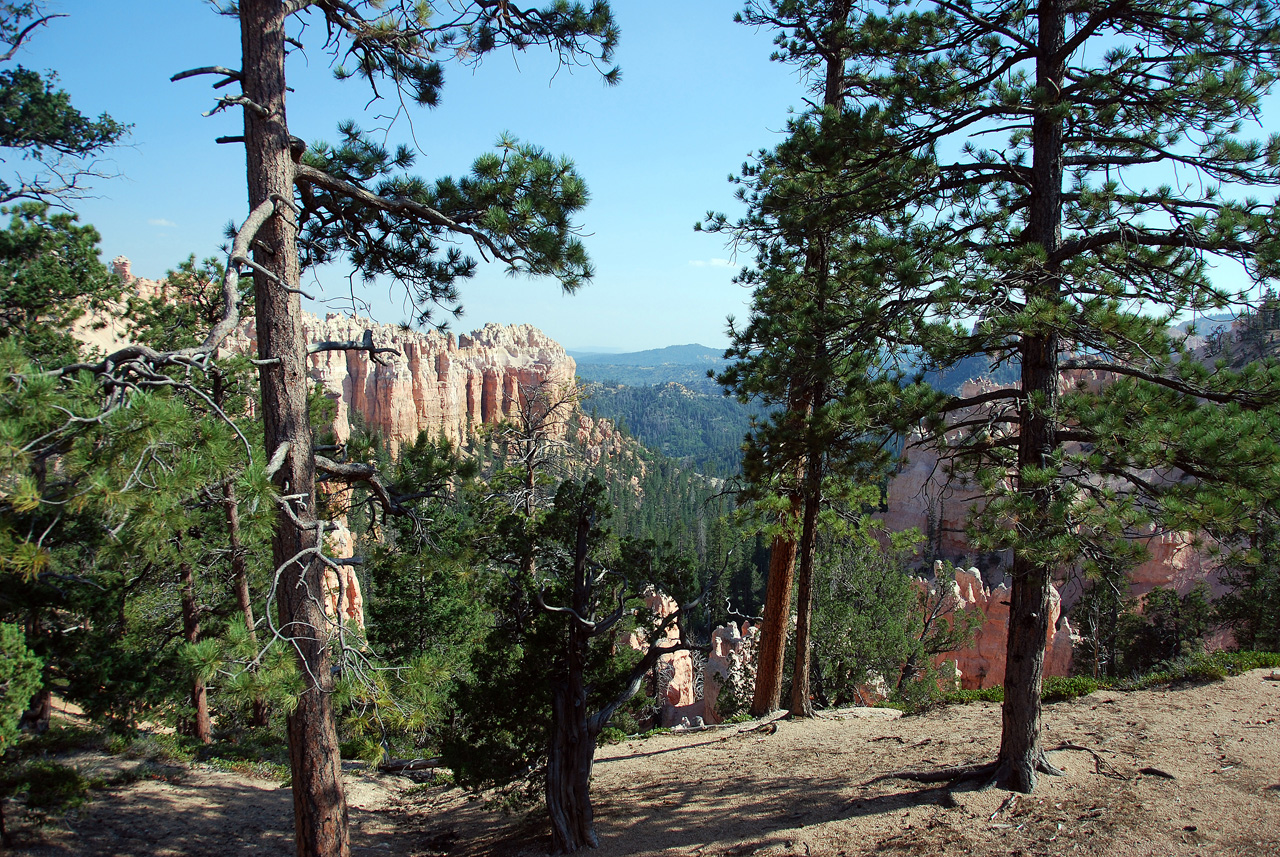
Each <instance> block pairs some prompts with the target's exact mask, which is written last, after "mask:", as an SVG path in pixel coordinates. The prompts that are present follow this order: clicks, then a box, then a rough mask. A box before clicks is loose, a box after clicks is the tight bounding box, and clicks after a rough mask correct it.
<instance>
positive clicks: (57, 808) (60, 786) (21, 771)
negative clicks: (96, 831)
mask: <svg viewBox="0 0 1280 857" xmlns="http://www.w3.org/2000/svg"><path fill="white" fill-rule="evenodd" d="M6 780H7V782H6V785H7V786H9V789H7V790H9V791H10V793H11V794H14V795H15V796H21V798H22V801H23V803H25V804H26V806H27V809H29V810H32V811H35V812H38V813H41V814H44V815H55V814H59V813H63V812H66V811H68V810H72V809H75V808H76V807H78V806H80V805H81V804H83V803H84V802H85V801H86V800H88V797H89V788H90V785H91V784H90V782H89V780H88V779H86V778H85V777H84V775H82V774H81V773H80V772H79V771H77V770H76V769H75V768H72V767H70V766H68V765H60V764H58V763H57V762H54V761H52V760H50V759H33V760H32V761H30V762H28V763H27V764H25V765H22V766H21V767H19V768H17V769H16V770H14V771H13V772H12V773H11V774H10V775H9V776H8V777H6Z"/></svg>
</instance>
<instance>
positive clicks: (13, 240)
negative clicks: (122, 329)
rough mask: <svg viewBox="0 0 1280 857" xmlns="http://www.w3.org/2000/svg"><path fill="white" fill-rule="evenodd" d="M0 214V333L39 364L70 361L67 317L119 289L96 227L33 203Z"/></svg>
mask: <svg viewBox="0 0 1280 857" xmlns="http://www.w3.org/2000/svg"><path fill="white" fill-rule="evenodd" d="M2 88H3V84H2V83H0V93H2V91H3V89H2ZM2 110H3V108H2V106H0V111H2ZM0 193H3V190H2V189H0ZM0 214H8V215H9V225H8V228H6V229H4V230H3V231H0V338H3V339H7V340H10V341H12V342H14V343H15V344H16V345H17V347H18V348H19V349H20V350H21V352H22V353H23V355H24V356H25V357H26V358H27V359H29V360H31V361H33V362H35V363H38V364H40V365H42V366H44V367H47V368H52V367H56V366H61V365H63V364H65V363H69V362H71V361H72V360H74V359H75V357H76V355H77V354H78V353H79V351H80V345H79V343H78V341H77V340H76V338H75V337H74V336H73V335H72V332H71V328H72V325H73V324H74V323H75V322H77V321H78V320H79V319H80V318H81V317H82V316H83V315H84V314H85V313H86V312H88V311H90V310H94V311H98V312H104V311H106V310H107V309H108V308H109V307H110V302H111V301H112V300H114V299H116V298H118V297H119V295H120V283H119V280H118V279H117V278H116V277H115V276H113V275H111V274H110V273H108V271H107V269H106V266H105V265H103V264H102V262H101V261H100V260H99V259H98V254H99V249H98V241H99V240H100V239H99V236H98V232H97V230H96V229H94V228H93V227H92V226H81V225H80V224H79V223H78V218H77V217H76V215H74V214H69V213H66V212H50V211H49V209H48V207H47V206H44V205H41V204H37V203H25V204H22V205H18V206H15V207H13V208H9V209H0Z"/></svg>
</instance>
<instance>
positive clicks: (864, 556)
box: [813, 534, 982, 708]
mask: <svg viewBox="0 0 1280 857" xmlns="http://www.w3.org/2000/svg"><path fill="white" fill-rule="evenodd" d="M912 553H913V551H910V550H908V549H905V548H903V547H899V548H897V549H896V550H895V549H885V548H883V547H881V546H880V544H879V543H878V542H877V541H876V540H875V539H874V537H870V536H869V534H864V535H863V536H862V537H861V538H857V539H847V540H841V541H837V542H835V543H833V544H831V545H830V546H828V548H827V549H826V550H824V551H823V552H822V554H821V556H820V561H819V563H818V565H817V569H816V575H815V585H816V586H817V587H818V590H817V592H818V593H819V595H818V597H817V598H816V599H815V606H814V614H813V638H814V641H813V646H814V661H815V665H816V668H815V670H814V675H815V680H814V687H815V691H816V693H817V695H818V698H819V699H820V701H822V702H823V703H825V704H827V705H830V706H835V707H840V706H846V705H852V704H864V703H865V700H863V699H862V693H861V688H863V687H866V686H869V687H872V688H877V687H878V688H880V689H881V690H882V691H883V690H884V689H885V687H886V686H887V688H888V689H889V690H892V691H893V692H894V693H895V694H896V696H897V697H901V698H902V699H903V700H904V704H906V705H907V706H908V707H912V708H914V707H919V706H923V705H927V704H931V702H932V701H935V700H936V699H938V698H940V697H939V694H941V693H943V692H944V689H945V688H946V687H947V686H948V684H949V683H951V684H953V683H954V677H951V678H948V676H947V675H945V674H942V675H940V674H939V673H938V671H937V670H936V669H935V668H934V667H933V666H932V659H933V656H934V655H938V654H942V653H944V652H950V651H955V650H957V649H961V648H963V647H965V646H966V645H968V644H969V642H971V641H972V639H973V633H974V631H975V629H976V627H977V626H978V625H979V624H980V623H981V621H982V617H981V614H980V613H979V612H978V611H976V610H961V611H956V610H955V609H954V606H955V605H954V602H953V601H951V600H950V598H949V595H948V593H950V591H951V583H952V581H953V580H954V570H953V569H952V568H951V567H950V565H945V566H944V568H943V572H942V574H941V575H939V577H938V579H937V580H935V581H933V582H932V583H930V584H928V585H924V586H921V585H919V584H913V583H912V581H911V574H910V571H909V568H908V564H907V563H908V561H909V559H910V558H911V555H912ZM940 688H942V689H940Z"/></svg>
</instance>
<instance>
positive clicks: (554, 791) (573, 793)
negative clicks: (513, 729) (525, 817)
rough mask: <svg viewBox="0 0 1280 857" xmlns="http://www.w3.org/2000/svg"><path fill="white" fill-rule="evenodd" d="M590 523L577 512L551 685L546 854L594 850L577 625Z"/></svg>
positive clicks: (583, 655) (581, 638) (583, 664)
mask: <svg viewBox="0 0 1280 857" xmlns="http://www.w3.org/2000/svg"><path fill="white" fill-rule="evenodd" d="M593 523H594V522H593V521H592V519H591V516H590V514H589V513H588V512H587V511H586V510H585V509H583V510H581V511H580V512H579V514H578V523H577V533H576V545H575V551H574V567H573V595H572V602H573V611H574V613H575V614H576V615H575V616H572V617H570V619H569V626H568V628H567V630H566V631H565V634H566V644H567V646H566V650H565V659H564V661H563V662H562V663H563V667H562V668H563V670H564V673H563V674H562V676H560V677H559V679H558V680H556V681H554V682H553V683H552V703H551V746H550V747H549V748H548V753H547V812H548V814H549V815H550V817H551V850H552V852H553V853H556V854H570V853H572V852H574V851H577V850H578V849H580V848H586V847H589V848H595V847H596V845H598V844H599V841H598V840H597V838H596V831H595V824H594V820H593V815H592V811H591V766H592V764H593V763H594V761H595V753H596V740H595V739H596V735H595V732H593V730H592V729H591V726H590V724H589V723H588V720H587V685H586V675H587V649H588V647H589V646H590V644H591V634H590V631H589V630H588V629H586V628H584V627H582V625H581V623H580V622H579V620H578V619H577V617H578V616H583V617H585V616H587V615H588V614H589V613H590V607H591V603H590V602H591V579H590V575H589V572H588V570H587V553H588V547H587V541H588V539H589V538H590V535H591V527H592V524H593Z"/></svg>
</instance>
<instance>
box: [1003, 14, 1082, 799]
mask: <svg viewBox="0 0 1280 857" xmlns="http://www.w3.org/2000/svg"><path fill="white" fill-rule="evenodd" d="M1038 16H1039V45H1038V50H1037V53H1038V58H1037V63H1036V80H1037V86H1038V88H1040V89H1041V90H1042V92H1044V93H1045V95H1046V98H1045V103H1044V104H1043V105H1042V106H1040V108H1039V109H1038V111H1037V113H1036V115H1035V116H1034V118H1033V119H1032V126H1031V137H1032V147H1033V154H1032V174H1033V180H1034V186H1033V189H1032V192H1031V200H1030V211H1029V214H1028V223H1027V229H1026V231H1025V233H1024V234H1025V236H1026V238H1027V240H1028V241H1029V242H1033V243H1038V244H1040V245H1041V246H1042V247H1043V248H1044V253H1045V255H1046V256H1049V257H1052V255H1053V253H1054V251H1055V250H1057V248H1058V245H1059V244H1060V243H1061V240H1062V178H1063V165H1062V156H1063V151H1062V120H1061V119H1060V118H1058V117H1057V116H1055V115H1054V113H1053V109H1054V106H1053V102H1054V101H1055V100H1056V99H1055V98H1053V97H1051V96H1052V94H1053V93H1061V91H1062V83H1063V78H1064V67H1063V62H1064V60H1062V59H1060V60H1059V61H1058V62H1056V63H1054V62H1052V61H1051V60H1052V59H1053V57H1054V56H1055V55H1056V54H1057V53H1058V52H1059V51H1060V50H1061V48H1062V46H1063V44H1064V41H1065V21H1066V19H1065V14H1064V12H1063V7H1062V5H1061V2H1060V0H1045V2H1043V3H1042V4H1041V5H1040V8H1039V12H1038ZM1060 291H1061V285H1060V279H1059V277H1058V275H1057V272H1056V271H1054V270H1052V269H1050V268H1045V269H1044V270H1042V271H1041V277H1040V279H1039V281H1038V282H1036V283H1033V284H1032V285H1031V286H1029V287H1028V289H1027V297H1028V299H1032V298H1041V299H1045V300H1048V301H1053V302H1057V301H1061V299H1062V298H1061V294H1060ZM1018 351H1019V355H1020V357H1021V363H1022V390H1023V393H1024V398H1023V401H1022V405H1021V407H1020V412H1019V435H1018V463H1017V473H1016V481H1017V490H1018V492H1019V493H1020V494H1022V495H1023V496H1025V497H1027V498H1028V499H1029V501H1030V502H1029V503H1028V504H1027V507H1028V508H1029V509H1030V510H1032V511H1031V512H1030V514H1029V515H1028V517H1027V518H1026V519H1023V520H1019V521H1018V522H1017V529H1018V531H1019V533H1020V534H1021V538H1023V539H1027V538H1028V537H1030V538H1033V539H1043V538H1046V537H1048V535H1049V534H1050V528H1051V527H1053V526H1054V522H1053V521H1051V520H1050V518H1049V511H1048V510H1049V509H1050V508H1051V506H1052V504H1053V503H1054V500H1055V494H1056V489H1055V488H1054V487H1053V485H1052V484H1050V485H1045V484H1044V483H1043V482H1042V481H1039V480H1037V481H1036V483H1035V484H1034V485H1033V486H1028V484H1027V480H1026V473H1027V471H1028V470H1030V469H1032V468H1041V467H1049V466H1052V458H1053V455H1054V453H1055V452H1056V451H1057V448H1058V446H1059V444H1058V440H1057V426H1056V422H1057V419H1058V417H1057V413H1056V411H1057V402H1058V336H1057V333H1056V332H1054V331H1052V330H1048V331H1046V332H1039V331H1036V332H1030V333H1024V334H1023V335H1022V337H1021V338H1020V341H1019V347H1018ZM1025 551H1026V547H1025V545H1024V546H1022V547H1021V548H1015V551H1014V559H1013V588H1012V590H1011V592H1010V604H1009V637H1008V647H1007V650H1006V656H1007V657H1006V666H1005V680H1004V703H1003V705H1002V707H1001V720H1002V729H1001V734H1000V753H999V755H998V756H997V758H996V778H995V779H996V782H997V783H998V784H999V785H1000V786H1002V787H1004V788H1008V789H1011V790H1014V791H1019V792H1026V793H1029V792H1031V791H1032V790H1033V789H1034V788H1035V784H1036V773H1037V772H1038V771H1039V772H1044V773H1058V771H1057V770H1056V769H1055V768H1053V766H1052V765H1050V764H1049V761H1048V758H1047V757H1046V756H1045V753H1044V750H1043V748H1042V747H1041V745H1040V714H1041V702H1040V690H1041V685H1042V683H1043V679H1044V649H1045V638H1046V636H1047V632H1048V623H1049V586H1050V585H1051V584H1050V577H1051V574H1052V571H1053V569H1052V568H1051V567H1050V566H1049V565H1048V564H1046V563H1045V562H1044V561H1043V560H1041V559H1038V558H1036V557H1034V556H1031V557H1029V556H1027V555H1026V553H1025Z"/></svg>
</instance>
